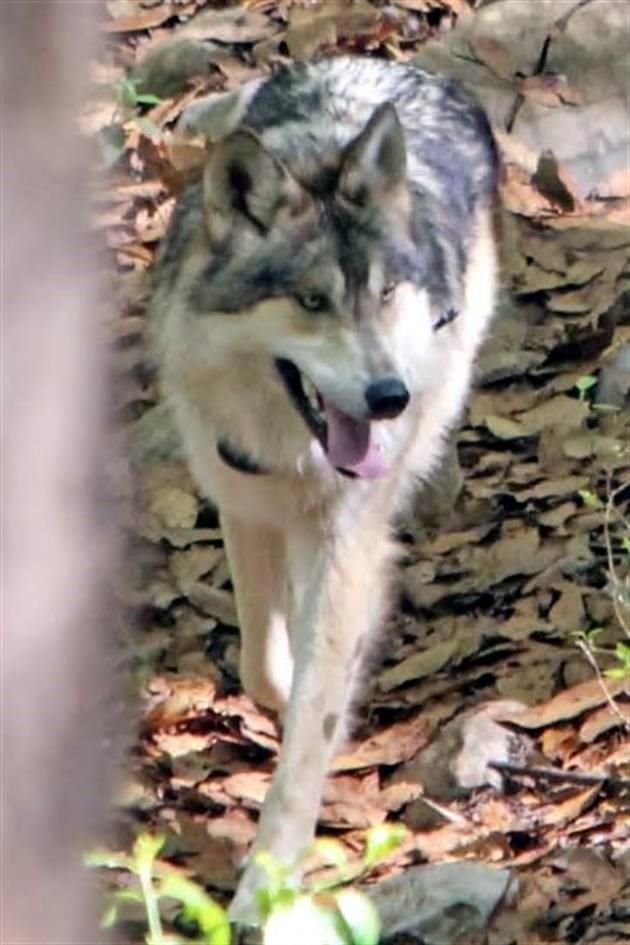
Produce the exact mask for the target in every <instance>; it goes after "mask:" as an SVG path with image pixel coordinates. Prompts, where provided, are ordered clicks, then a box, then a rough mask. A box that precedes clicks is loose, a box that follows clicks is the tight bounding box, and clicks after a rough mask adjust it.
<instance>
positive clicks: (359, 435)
mask: <svg viewBox="0 0 630 945" xmlns="http://www.w3.org/2000/svg"><path fill="white" fill-rule="evenodd" d="M275 365H276V369H277V371H278V374H279V375H280V377H281V378H282V381H283V383H284V386H285V388H286V390H287V393H288V395H289V398H290V400H291V403H292V404H293V406H294V407H295V409H296V410H297V412H298V413H299V414H300V416H301V417H302V419H303V420H304V422H305V424H306V426H307V427H308V429H309V430H310V432H311V433H312V434H313V436H314V437H315V438H316V439H317V440H318V441H319V442H320V443H321V445H322V448H323V449H324V452H325V453H326V456H327V457H328V461H329V462H330V464H331V466H334V468H335V469H336V470H337V472H340V473H342V474H343V475H345V476H352V477H361V478H365V479H376V478H378V477H380V476H383V475H385V473H386V472H387V471H388V470H387V466H386V465H385V461H384V457H383V456H382V454H381V450H380V448H379V444H378V442H376V438H375V437H374V436H373V435H372V434H373V431H372V424H371V422H370V421H369V420H356V419H355V418H354V417H350V416H349V415H348V414H346V413H343V411H341V410H339V409H338V407H336V406H335V405H334V404H332V403H331V402H330V401H329V400H327V399H326V398H325V397H324V396H323V395H322V394H321V393H320V391H319V390H318V389H317V387H316V386H315V384H313V382H312V381H311V379H310V378H309V377H307V376H306V375H305V374H304V373H303V372H302V371H300V369H299V368H298V367H297V366H296V365H295V364H294V363H293V361H289V360H288V359H287V358H276V359H275Z"/></svg>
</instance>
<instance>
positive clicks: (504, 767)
mask: <svg viewBox="0 0 630 945" xmlns="http://www.w3.org/2000/svg"><path fill="white" fill-rule="evenodd" d="M488 767H489V768H496V770H497V771H501V772H502V773H503V774H514V775H520V776H522V777H528V778H534V780H536V781H558V782H560V783H567V784H584V785H589V784H591V785H594V786H595V785H598V784H601V785H602V787H603V786H604V785H605V786H606V787H612V788H615V789H616V790H619V791H627V790H630V778H616V777H613V776H611V775H609V774H605V773H604V772H602V773H601V774H586V773H584V772H581V771H559V770H558V769H557V768H544V767H542V766H541V765H533V766H532V767H531V768H530V767H528V766H527V765H514V764H510V763H509V762H507V761H490V762H488Z"/></svg>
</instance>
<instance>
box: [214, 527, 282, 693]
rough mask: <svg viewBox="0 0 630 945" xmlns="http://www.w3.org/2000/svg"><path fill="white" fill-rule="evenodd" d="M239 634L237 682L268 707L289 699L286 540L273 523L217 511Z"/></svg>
mask: <svg viewBox="0 0 630 945" xmlns="http://www.w3.org/2000/svg"><path fill="white" fill-rule="evenodd" d="M221 528H222V531H223V540H224V542H225V548H226V551H227V556H228V562H229V565H230V571H231V574H232V582H233V584H234V590H235V593H236V609H237V612H238V620H239V626H240V635H241V659H240V674H241V683H242V685H243V688H244V689H245V691H246V692H247V694H248V695H250V696H251V697H252V699H254V700H255V701H256V702H258V703H259V704H260V705H263V706H266V707H267V708H269V709H274V710H283V709H284V708H285V706H286V704H287V701H288V698H289V692H290V688H291V678H292V676H293V660H292V657H291V652H290V649H289V638H288V634H287V596H288V594H287V591H288V575H287V565H286V542H285V538H284V535H283V534H282V533H281V532H279V531H277V530H276V529H273V528H266V527H263V526H259V525H252V524H250V523H249V522H246V521H245V520H243V519H239V518H237V517H236V516H234V515H224V514H222V515H221Z"/></svg>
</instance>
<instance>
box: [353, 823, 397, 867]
mask: <svg viewBox="0 0 630 945" xmlns="http://www.w3.org/2000/svg"><path fill="white" fill-rule="evenodd" d="M406 836H407V829H406V828H405V827H403V826H402V825H401V824H379V825H378V826H377V827H372V829H371V830H369V831H368V834H367V837H366V844H365V853H364V854H363V863H364V865H365V867H366V868H367V867H370V866H373V865H374V864H375V863H378V861H379V860H382V859H384V858H385V857H386V856H389V854H390V853H392V851H393V850H395V849H396V848H397V847H399V846H400V845H401V843H403V841H404V840H405V838H406Z"/></svg>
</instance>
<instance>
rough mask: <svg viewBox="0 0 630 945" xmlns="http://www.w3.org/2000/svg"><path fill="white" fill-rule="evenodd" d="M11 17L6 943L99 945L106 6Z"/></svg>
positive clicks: (107, 753) (8, 8)
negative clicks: (98, 184) (95, 155)
mask: <svg viewBox="0 0 630 945" xmlns="http://www.w3.org/2000/svg"><path fill="white" fill-rule="evenodd" d="M0 6H1V10H0V21H1V22H0V30H1V37H2V38H1V43H2V129H1V133H2V139H1V141H2V220H1V227H2V229H1V236H2V246H1V254H2V260H1V261H2V287H1V291H2V298H1V303H2V310H1V315H2V332H3V339H2V362H3V365H2V367H3V372H2V373H3V391H2V413H3V417H2V466H3V469H2V475H3V484H2V493H3V494H2V508H3V518H4V524H3V565H2V569H3V575H2V583H3V588H4V600H3V608H2V609H3V613H2V651H3V652H2V676H1V687H2V688H1V697H2V752H3V763H2V794H1V811H2V831H3V843H2V919H1V922H2V935H1V938H2V941H3V942H6V943H7V945H9V943H10V945H17V943H33V945H35V943H36V945H45V943H59V945H61V943H63V945H71V943H80V945H91V943H96V942H99V941H100V942H102V941H104V937H103V933H101V932H99V931H98V929H97V922H96V921H95V918H94V916H95V909H94V905H95V904H94V902H93V899H92V896H91V894H90V892H89V889H88V877H87V873H86V871H85V870H84V869H83V868H82V866H81V853H82V851H83V850H84V849H85V847H86V845H87V844H89V842H91V841H93V839H94V837H95V836H96V831H97V830H98V829H99V828H100V826H101V825H102V823H103V821H104V811H105V810H106V804H107V800H108V796H109V782H110V779H109V778H108V773H109V774H111V772H112V771H113V770H114V768H115V758H114V752H113V751H112V748H111V743H110V742H109V741H108V740H107V729H108V728H109V727H110V724H111V707H112V705H113V703H112V685H111V684H112V680H113V672H112V671H111V664H112V659H111V655H110V653H109V651H108V647H107V643H106V639H105V629H106V625H105V621H104V616H105V607H104V605H105V601H106V586H107V585H108V584H109V578H110V574H111V572H110V566H111V563H112V560H113V548H114V543H115V541H114V536H113V529H112V527H111V525H110V524H109V522H110V521H111V518H112V516H111V514H110V511H109V510H108V509H104V508H103V504H104V502H105V499H104V492H105V490H104V489H103V476H102V469H103V468H104V464H103V460H104V451H105V440H106V438H105V433H104V431H105V424H104V422H103V417H104V410H103V407H104V396H103V395H104V390H105V384H104V378H105V365H104V359H103V357H102V354H101V352H100V351H99V345H98V344H97V323H96V315H95V312H96V304H95V302H96V294H97V293H96V278H95V272H96V265H95V260H94V258H93V256H92V254H91V251H90V249H89V245H88V241H87V240H86V238H85V232H84V220H85V217H86V203H85V200H84V198H83V184H84V179H85V176H86V175H85V170H86V166H85V165H86V162H85V158H84V154H83V147H84V146H83V145H82V144H81V143H80V142H79V141H78V139H77V136H76V131H75V126H76V111H77V108H78V106H79V102H80V96H81V94H82V93H83V92H84V91H85V90H86V88H87V58H88V55H89V54H90V53H91V52H92V51H93V48H94V42H95V37H96V29H95V26H94V22H93V20H94V13H95V9H96V5H95V4H93V3H76V2H48V0H38V2H36V3H34V2H23V0H19V2H11V0H9V2H3V3H2V4H1V5H0ZM110 619H111V617H110Z"/></svg>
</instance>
